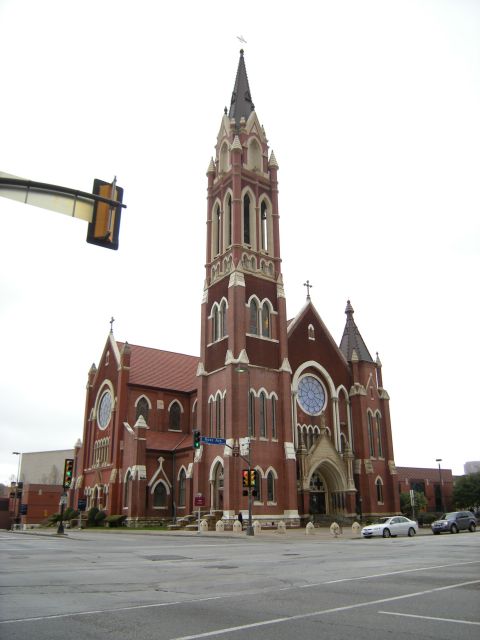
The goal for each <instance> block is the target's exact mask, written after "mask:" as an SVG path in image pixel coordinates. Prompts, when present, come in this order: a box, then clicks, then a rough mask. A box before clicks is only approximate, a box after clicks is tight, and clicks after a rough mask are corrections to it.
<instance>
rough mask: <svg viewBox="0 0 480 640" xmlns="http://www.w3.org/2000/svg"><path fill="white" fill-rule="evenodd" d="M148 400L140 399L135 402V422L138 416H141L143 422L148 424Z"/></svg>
mask: <svg viewBox="0 0 480 640" xmlns="http://www.w3.org/2000/svg"><path fill="white" fill-rule="evenodd" d="M148 408H149V407H148V400H147V399H146V398H140V400H139V401H138V402H137V411H136V415H135V422H136V421H137V420H138V419H139V417H140V416H143V419H144V420H145V422H148Z"/></svg>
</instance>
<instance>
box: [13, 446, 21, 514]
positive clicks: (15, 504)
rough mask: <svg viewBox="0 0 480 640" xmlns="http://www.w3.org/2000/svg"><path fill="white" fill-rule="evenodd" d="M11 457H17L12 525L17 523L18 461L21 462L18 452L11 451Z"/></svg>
mask: <svg viewBox="0 0 480 640" xmlns="http://www.w3.org/2000/svg"><path fill="white" fill-rule="evenodd" d="M12 455H14V456H18V465H17V481H16V483H15V501H14V503H13V522H14V524H18V523H17V518H18V500H19V496H18V479H19V477H20V460H21V455H22V454H21V453H20V451H12Z"/></svg>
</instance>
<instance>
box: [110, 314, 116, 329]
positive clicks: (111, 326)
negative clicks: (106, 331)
mask: <svg viewBox="0 0 480 640" xmlns="http://www.w3.org/2000/svg"><path fill="white" fill-rule="evenodd" d="M114 322H115V318H114V317H113V316H112V317H111V318H110V333H113V323H114Z"/></svg>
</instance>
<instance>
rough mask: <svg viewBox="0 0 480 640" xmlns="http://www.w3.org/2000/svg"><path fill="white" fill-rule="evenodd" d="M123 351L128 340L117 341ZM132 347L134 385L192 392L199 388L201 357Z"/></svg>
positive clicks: (131, 361)
mask: <svg viewBox="0 0 480 640" xmlns="http://www.w3.org/2000/svg"><path fill="white" fill-rule="evenodd" d="M117 346H118V348H119V350H120V351H121V350H122V348H123V346H124V343H123V342H117ZM128 346H129V347H130V350H131V351H130V353H131V356H130V380H129V381H130V384H138V385H144V386H147V387H158V388H160V389H173V390H175V391H184V392H191V391H195V390H196V388H197V365H198V362H199V358H198V357H197V356H187V355H185V354H183V353H174V352H172V351H162V350H161V349H151V348H150V347H140V346H138V345H135V344H130V343H129V344H128Z"/></svg>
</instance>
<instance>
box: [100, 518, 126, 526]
mask: <svg viewBox="0 0 480 640" xmlns="http://www.w3.org/2000/svg"><path fill="white" fill-rule="evenodd" d="M126 518H127V516H124V515H112V516H107V517H106V518H105V522H106V524H107V525H108V526H109V527H121V526H122V525H123V524H124V523H125V520H126Z"/></svg>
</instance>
